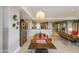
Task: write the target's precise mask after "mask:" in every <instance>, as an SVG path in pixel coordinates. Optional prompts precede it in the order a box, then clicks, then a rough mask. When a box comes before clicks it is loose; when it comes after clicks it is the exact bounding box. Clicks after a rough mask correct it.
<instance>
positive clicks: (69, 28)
mask: <svg viewBox="0 0 79 59" xmlns="http://www.w3.org/2000/svg"><path fill="white" fill-rule="evenodd" d="M72 22H73V21H67V28H68V34H71V32H72Z"/></svg>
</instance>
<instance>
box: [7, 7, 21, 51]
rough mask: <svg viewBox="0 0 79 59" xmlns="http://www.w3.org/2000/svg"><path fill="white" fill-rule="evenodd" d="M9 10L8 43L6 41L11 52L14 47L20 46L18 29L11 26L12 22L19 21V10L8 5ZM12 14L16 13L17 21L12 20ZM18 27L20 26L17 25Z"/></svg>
mask: <svg viewBox="0 0 79 59" xmlns="http://www.w3.org/2000/svg"><path fill="white" fill-rule="evenodd" d="M8 11H9V15H8V16H9V40H8V41H9V43H8V49H9V52H13V51H15V50H16V49H18V48H19V47H20V44H19V42H20V30H19V29H16V28H13V27H12V24H13V23H16V22H19V21H20V13H19V10H18V9H17V8H15V7H9V9H8ZM13 15H17V18H18V21H16V22H15V21H14V20H13V18H12V17H13ZM18 27H19V28H20V26H19V25H18Z"/></svg>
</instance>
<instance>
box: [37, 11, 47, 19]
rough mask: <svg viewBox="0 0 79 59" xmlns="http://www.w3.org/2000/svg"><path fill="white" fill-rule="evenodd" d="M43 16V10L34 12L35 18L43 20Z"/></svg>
mask: <svg viewBox="0 0 79 59" xmlns="http://www.w3.org/2000/svg"><path fill="white" fill-rule="evenodd" d="M44 18H45V13H44V12H43V11H38V12H37V14H36V19H37V20H43V19H44Z"/></svg>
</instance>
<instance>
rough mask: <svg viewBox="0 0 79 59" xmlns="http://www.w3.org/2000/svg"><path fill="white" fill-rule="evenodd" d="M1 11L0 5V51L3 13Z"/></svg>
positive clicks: (0, 46)
mask: <svg viewBox="0 0 79 59" xmlns="http://www.w3.org/2000/svg"><path fill="white" fill-rule="evenodd" d="M2 12H3V11H2V7H0V52H2V39H3V38H2V36H3V33H2V32H3V25H2V24H3V21H2V15H3V13H2Z"/></svg>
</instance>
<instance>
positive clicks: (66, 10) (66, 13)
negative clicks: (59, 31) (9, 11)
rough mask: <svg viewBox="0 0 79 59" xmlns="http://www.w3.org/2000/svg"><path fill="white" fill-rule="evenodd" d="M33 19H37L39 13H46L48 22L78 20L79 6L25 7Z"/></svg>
mask: <svg viewBox="0 0 79 59" xmlns="http://www.w3.org/2000/svg"><path fill="white" fill-rule="evenodd" d="M22 8H23V9H24V10H25V11H26V12H27V13H28V15H29V16H30V17H31V19H35V17H36V13H37V12H38V11H40V10H41V11H43V12H44V13H45V19H46V20H52V21H57V20H56V19H58V20H66V19H68V20H69V19H70V20H71V19H78V17H79V6H23V7H22Z"/></svg>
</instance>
